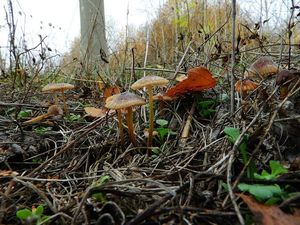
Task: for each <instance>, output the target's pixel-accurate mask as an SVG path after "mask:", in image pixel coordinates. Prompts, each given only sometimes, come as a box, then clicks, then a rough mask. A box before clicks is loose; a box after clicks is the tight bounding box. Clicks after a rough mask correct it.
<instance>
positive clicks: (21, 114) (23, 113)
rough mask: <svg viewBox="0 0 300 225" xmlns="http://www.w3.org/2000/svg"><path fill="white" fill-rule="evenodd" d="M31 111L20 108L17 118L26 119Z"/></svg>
mask: <svg viewBox="0 0 300 225" xmlns="http://www.w3.org/2000/svg"><path fill="white" fill-rule="evenodd" d="M31 112H32V111H31V110H22V111H20V112H19V113H18V116H17V118H18V119H26V118H28V117H29V116H30V114H31Z"/></svg>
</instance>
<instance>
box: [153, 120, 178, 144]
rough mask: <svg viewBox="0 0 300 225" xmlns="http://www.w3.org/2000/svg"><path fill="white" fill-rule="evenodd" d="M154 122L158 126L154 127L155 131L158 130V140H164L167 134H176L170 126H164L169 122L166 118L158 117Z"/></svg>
mask: <svg viewBox="0 0 300 225" xmlns="http://www.w3.org/2000/svg"><path fill="white" fill-rule="evenodd" d="M156 123H157V124H158V125H159V127H158V128H156V131H157V132H158V136H159V138H160V141H164V139H165V137H166V136H167V135H168V134H169V135H176V132H174V131H172V130H171V129H170V128H167V127H166V126H167V125H168V124H169V122H168V121H167V120H163V119H158V120H156Z"/></svg>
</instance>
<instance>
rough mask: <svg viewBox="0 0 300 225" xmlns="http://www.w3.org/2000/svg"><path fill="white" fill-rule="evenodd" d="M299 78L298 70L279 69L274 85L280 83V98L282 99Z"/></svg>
mask: <svg viewBox="0 0 300 225" xmlns="http://www.w3.org/2000/svg"><path fill="white" fill-rule="evenodd" d="M297 79H300V76H299V72H298V71H296V70H281V71H280V72H279V73H278V74H277V76H276V85H280V87H279V93H280V98H281V99H284V98H285V97H286V96H287V94H288V93H289V91H290V89H291V88H292V86H293V85H294V84H295V81H297Z"/></svg>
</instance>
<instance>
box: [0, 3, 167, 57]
mask: <svg viewBox="0 0 300 225" xmlns="http://www.w3.org/2000/svg"><path fill="white" fill-rule="evenodd" d="M12 2H13V4H14V12H15V22H16V24H17V27H18V32H19V34H24V35H25V38H24V39H25V40H27V42H28V45H34V44H36V43H38V41H39V38H38V35H39V34H41V35H42V37H45V36H47V43H49V47H51V48H52V49H54V50H57V52H58V53H62V52H65V51H67V50H68V48H69V47H70V43H71V42H72V40H74V38H75V37H78V36H79V32H80V20H79V0H13V1H12ZM163 2H164V0H105V1H104V4H105V14H106V22H107V24H114V26H115V27H116V30H120V31H121V30H122V29H124V28H125V25H126V11H127V5H129V18H128V21H129V24H132V25H136V26H139V25H142V24H144V23H146V22H147V21H148V20H150V18H151V17H153V16H154V15H155V12H156V10H155V9H157V8H158V7H159V6H160V5H161V4H163ZM0 6H1V8H0V34H1V35H0V46H1V48H2V49H3V48H5V46H7V29H8V26H7V23H6V20H5V10H7V6H6V1H0ZM29 47H30V46H29Z"/></svg>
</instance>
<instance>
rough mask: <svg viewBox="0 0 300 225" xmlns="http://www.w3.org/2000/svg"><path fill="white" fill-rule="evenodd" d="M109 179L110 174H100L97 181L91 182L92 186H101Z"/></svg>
mask: <svg viewBox="0 0 300 225" xmlns="http://www.w3.org/2000/svg"><path fill="white" fill-rule="evenodd" d="M109 179H110V176H108V175H104V176H101V177H100V178H99V179H98V180H97V181H95V182H94V183H93V186H94V187H96V186H101V185H103V184H105V183H107V182H108V181H109Z"/></svg>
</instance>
